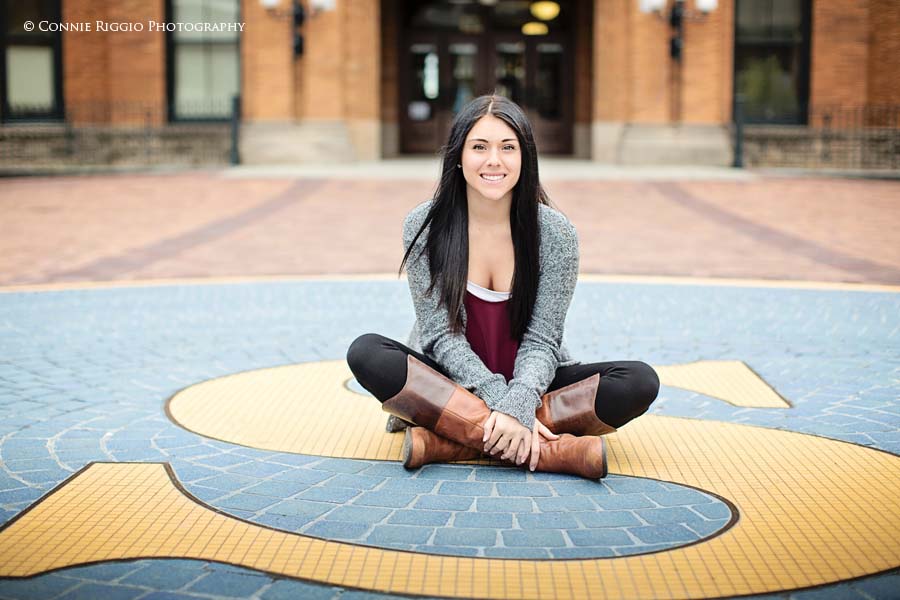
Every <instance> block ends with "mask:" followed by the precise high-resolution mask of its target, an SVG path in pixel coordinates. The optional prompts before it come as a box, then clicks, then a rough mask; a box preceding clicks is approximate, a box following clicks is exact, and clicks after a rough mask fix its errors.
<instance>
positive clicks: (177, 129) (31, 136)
mask: <svg viewBox="0 0 900 600" xmlns="http://www.w3.org/2000/svg"><path fill="white" fill-rule="evenodd" d="M16 108H17V110H16V111H15V112H14V113H13V114H16V113H18V114H28V111H26V110H23V109H22V108H21V107H16ZM185 112H186V113H187V114H191V115H203V114H209V115H213V116H214V117H213V118H207V119H203V118H195V119H191V120H187V119H185V120H177V121H171V120H170V119H169V115H168V111H167V108H166V107H165V106H164V105H159V104H149V103H146V102H106V101H85V102H70V103H67V104H66V107H65V118H64V119H62V120H55V121H54V120H49V119H48V120H38V119H27V120H26V119H21V120H15V119H9V120H7V121H6V122H4V123H3V124H2V125H0V169H3V170H6V171H12V172H29V171H35V172H39V171H53V170H67V169H78V168H102V167H115V168H126V169H127V168H131V167H133V168H140V167H148V166H174V167H185V166H201V165H225V164H229V163H231V164H235V163H236V162H237V161H238V160H239V154H238V141H239V127H240V99H239V98H238V97H235V98H234V99H233V100H231V101H230V102H229V103H228V106H227V109H225V110H223V108H222V106H221V105H218V106H214V107H210V110H208V111H207V112H205V113H204V110H203V107H202V106H195V107H192V110H189V111H185Z"/></svg>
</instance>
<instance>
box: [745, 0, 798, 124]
mask: <svg viewBox="0 0 900 600" xmlns="http://www.w3.org/2000/svg"><path fill="white" fill-rule="evenodd" d="M810 11H811V2H810V0H736V6H735V20H734V21H735V36H734V40H735V42H734V45H735V47H734V94H735V101H737V98H738V95H740V96H741V97H742V98H743V105H742V115H743V119H744V121H745V122H747V123H760V124H762V123H771V124H785V125H787V124H795V125H802V124H805V123H806V120H807V109H808V106H807V104H808V101H809V37H810V33H809V32H810Z"/></svg>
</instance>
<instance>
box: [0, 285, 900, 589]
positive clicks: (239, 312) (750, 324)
mask: <svg viewBox="0 0 900 600" xmlns="http://www.w3.org/2000/svg"><path fill="white" fill-rule="evenodd" d="M898 297H900V296H898V295H897V294H888V293H863V292H851V291H818V290H790V289H763V288H734V287H717V286H678V285H643V284H627V285H626V284H604V283H585V282H582V283H580V284H579V286H578V290H577V292H576V296H575V299H574V301H573V305H572V309H571V311H570V316H569V326H570V327H569V330H568V332H567V340H568V342H569V345H570V347H571V349H572V351H573V353H574V354H575V355H576V356H578V357H579V358H581V359H582V360H585V361H589V360H612V359H641V360H645V361H647V362H650V363H651V364H657V365H665V364H678V363H684V362H689V361H693V360H700V359H739V360H743V361H745V362H746V363H747V364H748V365H750V367H751V368H753V369H754V370H755V371H756V372H757V373H759V374H760V375H761V376H762V377H763V378H765V379H766V381H768V382H769V383H770V384H771V385H773V387H775V388H776V389H777V390H778V391H779V392H780V393H781V394H782V395H783V396H785V397H786V398H788V399H789V400H790V401H791V402H792V403H793V404H794V408H792V409H789V410H773V409H742V408H736V407H732V406H730V405H728V404H726V403H724V402H721V401H718V400H714V399H711V398H708V397H706V396H703V395H700V394H695V393H691V392H686V391H683V390H677V389H672V388H664V389H663V390H662V392H661V395H660V398H659V400H658V401H657V402H656V403H655V404H654V406H653V408H652V409H651V410H653V411H654V412H656V413H658V414H666V415H675V416H687V417H694V418H704V419H715V420H723V421H731V422H740V423H747V424H753V425H762V426H766V427H773V428H780V429H788V430H791V431H802V432H808V433H815V434H818V435H824V436H827V437H832V438H835V439H842V440H846V441H850V442H854V443H859V444H864V445H868V446H872V447H875V448H881V449H884V450H887V451H890V452H894V453H900V402H898V398H900V377H898V376H897V374H898V370H900V369H898V366H900V360H898V351H897V349H898V337H900V336H898V324H900V318H898V314H900V310H898V309H900V300H898ZM361 299H363V300H361ZM0 315H2V317H0V319H2V321H0V357H2V358H0V415H2V421H0V461H2V468H3V470H2V472H0V509H2V512H0V520H3V521H6V520H8V519H9V518H11V517H12V516H13V515H15V514H16V513H18V512H19V511H21V510H22V509H24V508H25V507H26V506H28V505H30V504H31V503H33V502H34V501H35V500H36V499H37V498H39V497H40V496H41V495H42V494H43V493H45V492H46V491H47V490H49V489H50V488H52V487H53V486H54V485H56V484H58V483H59V482H60V481H62V480H63V479H65V478H66V477H68V476H69V475H71V473H72V472H73V471H75V470H77V469H79V468H81V467H82V466H83V465H84V464H86V463H87V462H90V461H92V460H101V461H167V462H170V463H171V464H172V465H173V468H174V470H175V472H176V474H177V476H178V478H179V480H180V481H181V482H182V483H184V485H185V487H186V488H187V489H188V490H189V491H190V492H191V493H193V494H195V495H197V496H198V497H199V498H201V499H203V500H204V501H206V502H208V503H210V504H211V505H213V506H216V507H218V508H220V509H222V510H224V511H226V512H229V513H231V514H234V515H236V516H240V517H243V518H246V519H248V520H252V521H256V522H260V523H264V524H267V525H270V526H274V527H278V528H280V529H285V530H288V531H300V532H303V533H306V534H308V535H315V536H318V537H325V538H329V539H339V540H348V541H354V542H355V543H367V544H371V545H378V546H386V547H400V548H406V549H410V550H416V551H419V552H438V553H442V554H455V555H467V554H471V555H477V556H500V557H503V556H508V557H512V556H516V557H523V558H531V557H540V558H569V557H584V556H614V555H622V554H628V553H634V552H646V551H650V550H654V549H660V548H664V547H671V546H673V545H680V544H683V543H686V542H690V541H693V540H696V539H699V538H701V537H706V536H707V535H710V534H711V533H713V532H715V531H716V530H717V529H720V528H721V527H722V525H724V523H725V522H727V520H728V518H729V517H730V514H729V513H728V509H727V506H726V505H725V504H723V503H721V502H719V501H717V500H715V499H714V498H712V497H710V496H708V495H706V494H701V493H699V492H696V491H694V490H690V489H688V488H683V487H680V486H674V485H673V484H665V483H660V482H655V481H649V480H642V479H637V478H627V477H616V476H612V477H610V478H609V479H608V480H606V481H605V483H603V484H602V485H601V484H597V483H591V482H584V481H582V480H579V479H578V478H573V477H569V476H559V475H549V474H530V473H524V472H521V471H515V470H511V469H503V468H497V467H477V468H473V467H469V466H462V465H453V466H444V465H435V466H431V467H429V468H426V469H422V470H420V471H419V472H417V473H416V474H415V476H413V477H410V475H409V474H408V473H406V472H405V471H404V470H403V469H402V468H401V467H399V465H397V464H394V463H385V462H378V461H357V460H342V459H341V460H339V459H323V458H319V457H306V456H298V455H288V454H278V453H273V452H267V451H260V450H253V449H248V448H242V447H239V446H235V445H232V444H228V443H225V442H218V441H213V440H207V439H205V438H203V437H201V436H197V435H195V434H192V433H189V432H186V431H184V430H181V429H179V428H178V427H176V426H174V425H173V424H171V423H170V422H169V421H168V420H167V419H166V418H165V416H164V414H163V412H162V406H163V403H164V401H165V400H166V399H167V398H168V397H170V396H171V395H172V394H173V393H175V392H176V391H178V390H179V389H181V388H183V387H186V386H188V385H191V384H193V383H197V382H199V381H203V380H206V379H210V378H213V377H219V376H222V375H226V374H230V373H234V372H239V371H246V370H249V369H256V368H262V367H270V366H277V365H283V364H293V363H298V362H308V361H316V360H333V359H338V358H342V357H343V356H344V353H345V352H346V348H347V347H348V346H349V344H350V342H351V341H352V340H353V339H354V338H355V337H356V336H357V335H359V334H361V333H365V332H368V331H375V332H378V333H382V334H384V335H388V336H391V337H394V338H396V339H400V340H403V339H405V337H406V333H407V331H408V329H409V327H410V325H411V322H412V308H411V305H410V302H409V297H408V292H407V289H406V286H405V283H403V282H367V283H361V282H284V283H247V284H232V285H204V286H172V287H149V288H119V289H98V290H84V291H65V292H43V293H15V294H0ZM585 486H590V487H585ZM675 487H678V490H675V489H674V488H675ZM464 504H465V506H463V505H464ZM501 506H502V508H503V510H496V509H497V508H499V507H501ZM489 538H490V539H489ZM170 563H172V564H176V563H177V564H178V565H180V567H181V568H184V569H185V570H186V571H188V572H192V573H195V574H197V576H196V577H194V579H192V580H191V582H187V583H185V584H184V585H183V586H181V587H180V588H179V589H181V590H182V592H190V593H202V594H213V595H216V594H222V593H224V592H225V591H227V590H231V592H235V591H236V590H241V591H240V593H239V597H249V596H252V595H254V594H255V595H257V596H261V597H266V598H268V597H278V596H277V594H278V593H281V592H279V591H272V590H276V589H277V590H287V589H288V588H290V586H292V585H296V586H300V585H302V584H300V583H298V582H290V581H285V580H279V581H277V582H274V583H277V584H278V585H277V586H276V585H274V584H273V581H274V580H272V579H271V578H269V577H267V576H264V575H262V574H259V573H253V572H249V571H246V570H243V569H234V568H232V567H226V566H221V565H208V564H206V563H201V562H197V561H138V562H134V561H132V562H130V563H121V564H116V565H113V564H112V563H110V565H100V566H97V567H80V568H74V569H68V570H66V571H62V572H59V573H55V574H49V575H45V576H41V577H38V578H35V579H33V580H30V582H27V583H30V584H32V585H34V586H41V585H44V584H43V583H41V582H55V583H47V584H46V585H47V586H51V587H52V586H60V591H59V592H58V593H60V594H69V592H70V591H71V592H72V593H74V594H76V596H77V595H78V594H81V595H85V594H88V590H90V589H93V588H86V589H84V591H83V592H79V591H78V590H79V589H82V588H83V586H90V585H95V586H96V585H114V586H119V587H120V588H123V589H121V590H118V591H116V597H119V596H121V597H144V596H143V595H145V594H146V593H147V592H148V589H158V590H161V589H164V586H163V585H161V584H160V585H158V586H157V587H156V588H153V586H152V585H151V586H149V587H147V586H144V587H141V585H137V586H136V589H137V590H140V593H137V591H135V590H132V591H127V590H125V589H124V588H128V587H129V585H130V584H129V583H128V582H127V581H126V579H127V578H123V577H119V576H116V577H111V576H110V577H111V578H110V577H107V578H106V579H104V578H103V577H99V576H98V575H97V573H101V574H102V573H106V571H104V570H103V567H106V566H110V567H112V566H116V567H123V568H124V566H126V565H131V566H133V567H136V568H137V567H138V566H140V565H144V566H142V567H141V569H147V570H148V573H152V572H153V571H152V569H151V567H152V566H153V565H166V564H170ZM153 568H161V567H153ZM91 569H93V571H92V570H91ZM220 571H223V572H227V573H228V574H230V575H231V576H233V577H242V578H250V579H251V581H256V580H260V581H262V580H264V581H263V582H262V583H260V586H259V587H257V588H254V590H252V591H243V590H244V588H241V587H240V586H238V587H234V586H229V585H227V584H224V583H223V584H222V585H221V586H219V587H216V585H217V584H215V583H213V582H214V581H216V580H218V579H221V577H224V575H221V576H220V575H215V576H213V575H211V574H210V573H219V572H220ZM115 572H116V573H118V572H119V571H115ZM84 573H87V574H88V575H83V574H84ZM79 574H82V575H79ZM149 576H150V575H147V577H149ZM187 576H188V575H187V574H185V577H187ZM98 577H99V578H98ZM201 577H202V579H198V578H201ZM890 577H891V576H888V579H885V577H884V576H883V577H882V578H869V579H866V580H863V582H858V583H857V584H853V586H849V585H843V586H832V587H831V588H826V589H829V590H830V589H833V590H834V591H835V592H836V593H837V592H841V593H846V594H850V593H851V591H852V590H855V589H857V588H858V587H859V586H860V585H863V584H864V583H866V582H870V583H868V584H866V585H870V586H875V587H873V588H872V589H875V590H877V589H881V588H878V585H880V584H878V581H882V580H884V581H891V579H890ZM893 577H894V578H895V579H896V575H894V576H893ZM67 578H68V579H71V580H73V581H75V582H76V583H75V585H78V586H82V587H75V588H74V589H72V590H69V588H65V589H62V585H63V583H65V581H66V580H67ZM226 579H227V578H226ZM204 580H205V581H207V583H206V584H203V585H205V586H211V587H206V588H204V587H201V588H197V587H195V586H196V585H199V583H198V582H202V581H204ZM61 581H62V582H63V583H60V582H61ZM222 581H225V580H224V579H223V580H222ZM78 582H81V583H78ZM265 582H268V584H267V583H265ZM173 585H174V583H173ZM248 585H249V584H248ZM267 585H268V586H269V587H266V586H267ZM23 586H24V587H23ZM854 586H855V587H854ZM70 587H72V586H70ZM130 587H135V586H134V585H130ZM313 587H315V588H317V592H316V593H318V592H321V593H322V594H325V595H323V596H322V597H332V595H335V594H341V593H343V595H342V596H341V597H353V595H349V594H362V592H352V593H351V592H349V591H344V592H341V590H339V589H338V588H330V587H327V586H313ZM145 588H146V589H145ZM263 588H265V590H264V589H263ZM28 589H32V588H30V587H29V586H28V585H26V582H10V581H4V582H0V596H3V597H27V596H28V593H26V592H25V591H23V590H28ZM53 589H56V588H55V587H53ZM304 589H305V588H304ZM859 589H864V588H859ZM866 589H868V588H866ZM885 589H887V588H885ZM297 590H298V593H300V592H299V590H300V588H297ZM307 591H309V590H307ZM307 591H304V592H303V593H304V595H311V594H312V593H313V592H312V591H309V594H307V593H306V592H307ZM132 592H134V594H136V595H132ZM48 593H49V592H48ZM819 593H820V594H821V593H822V590H820V591H819ZM854 593H855V592H854ZM863 593H864V594H868V595H869V596H872V592H871V591H864V592H863ZM267 594H268V595H267ZM272 594H276V595H272ZM53 595H56V594H51V595H49V596H47V597H52V596H53ZM41 596H42V597H43V596H44V594H41ZM73 597H74V596H73ZM146 597H151V596H146ZM154 597H155V596H154ZM160 597H162V596H160ZM311 597H312V596H311ZM315 597H318V596H315ZM380 597H383V596H380ZM794 597H798V598H799V597H803V596H802V593H797V594H794ZM850 597H853V596H852V595H851V596H850ZM861 597H864V596H861ZM873 597H888V596H884V595H878V594H876V595H875V596H873Z"/></svg>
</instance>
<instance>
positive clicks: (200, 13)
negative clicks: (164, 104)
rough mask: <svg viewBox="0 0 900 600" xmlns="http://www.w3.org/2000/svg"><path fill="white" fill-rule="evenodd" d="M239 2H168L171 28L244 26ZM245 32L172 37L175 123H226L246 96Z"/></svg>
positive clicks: (170, 89)
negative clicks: (242, 36)
mask: <svg viewBox="0 0 900 600" xmlns="http://www.w3.org/2000/svg"><path fill="white" fill-rule="evenodd" d="M239 6H240V3H239V0H167V2H166V8H167V15H168V21H169V22H170V23H237V22H240V8H239ZM239 36H240V33H239V32H237V31H218V32H215V31H177V30H176V31H171V32H167V33H166V50H167V65H168V69H167V70H168V76H167V77H168V98H169V119H170V120H171V121H199V120H224V119H228V118H229V117H230V116H231V99H232V97H233V96H235V95H237V94H238V93H239V91H240V62H239V59H240V38H239Z"/></svg>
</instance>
